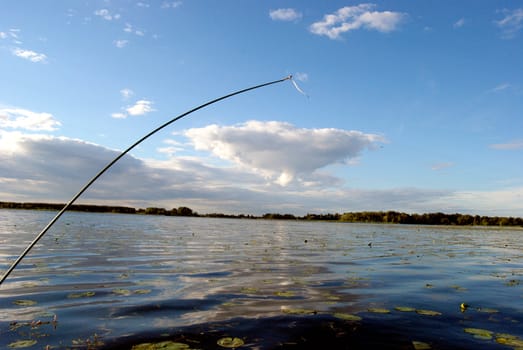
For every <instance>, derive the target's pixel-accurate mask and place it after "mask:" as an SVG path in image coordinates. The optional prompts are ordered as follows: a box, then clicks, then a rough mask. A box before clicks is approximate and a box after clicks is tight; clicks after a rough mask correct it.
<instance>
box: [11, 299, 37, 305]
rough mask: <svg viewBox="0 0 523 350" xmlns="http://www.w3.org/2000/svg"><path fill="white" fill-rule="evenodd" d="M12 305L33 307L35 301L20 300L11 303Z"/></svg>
mask: <svg viewBox="0 0 523 350" xmlns="http://www.w3.org/2000/svg"><path fill="white" fill-rule="evenodd" d="M13 304H15V305H18V306H33V305H36V301H34V300H26V299H20V300H15V301H13Z"/></svg>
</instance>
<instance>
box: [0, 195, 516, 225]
mask: <svg viewBox="0 0 523 350" xmlns="http://www.w3.org/2000/svg"><path fill="white" fill-rule="evenodd" d="M64 206H65V204H62V203H37V202H23V203H22V202H1V201H0V209H21V210H55V211H58V210H61V209H62V208H63V207H64ZM69 210H70V211H79V212H89V213H114V214H138V215H161V216H192V217H211V218H232V219H267V220H304V221H335V222H336V221H338V222H354V223H382V224H413V225H454V226H510V227H514V226H516V227H523V218H519V217H499V216H479V215H468V214H458V213H456V214H444V213H425V214H407V213H401V212H396V211H361V212H347V213H343V214H338V213H336V214H307V215H305V216H295V215H292V214H277V213H267V214H264V215H262V216H256V215H250V214H238V215H233V214H222V213H211V214H198V213H197V212H195V211H193V210H192V209H191V208H188V207H178V208H173V209H170V210H168V209H165V208H157V207H149V208H145V209H142V208H140V209H136V208H132V207H125V206H109V205H92V204H73V205H72V206H71V208H70V209H69Z"/></svg>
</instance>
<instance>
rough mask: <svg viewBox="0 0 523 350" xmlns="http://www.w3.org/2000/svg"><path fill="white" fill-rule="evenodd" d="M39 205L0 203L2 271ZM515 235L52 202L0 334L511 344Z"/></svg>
mask: <svg viewBox="0 0 523 350" xmlns="http://www.w3.org/2000/svg"><path fill="white" fill-rule="evenodd" d="M54 214H55V213H54V212H45V211H19V210H0V227H2V230H1V232H0V268H1V269H2V270H3V271H5V269H7V267H8V265H9V263H10V262H11V261H12V260H14V259H15V258H16V256H17V255H18V254H19V253H20V252H21V251H22V250H23V249H24V248H25V246H26V245H27V244H28V243H29V242H30V241H31V240H32V239H33V238H34V236H35V235H36V234H37V233H38V232H39V231H40V230H41V229H42V228H43V227H44V226H45V225H46V224H47V222H48V221H49V220H50V219H51V217H52V216H53V215H54ZM522 234H523V230H519V229H501V228H472V227H467V228H463V227H458V228H455V227H434V226H408V225H364V224H348V223H326V222H297V221H276V220H274V221H268V220H267V221H266V220H247V219H245V220H240V219H206V218H182V217H161V216H141V215H124V214H89V213H66V214H64V216H63V217H62V218H61V220H60V221H58V223H57V224H56V225H55V226H54V227H53V228H52V229H51V230H50V231H49V232H48V233H47V235H46V236H45V237H44V238H43V239H42V240H41V242H40V243H39V244H38V245H37V246H35V248H34V249H33V250H32V252H31V253H30V254H29V255H28V256H27V257H26V258H25V259H24V260H23V261H22V263H21V264H20V265H19V267H17V269H16V270H15V271H14V272H13V274H12V275H11V276H10V277H9V279H7V280H6V282H4V284H3V285H2V286H1V287H0V348H9V346H10V347H16V346H22V345H24V346H28V348H34V349H42V348H45V347H46V346H49V347H50V348H52V349H55V348H129V349H131V348H132V347H133V345H137V344H141V343H145V342H149V343H157V342H161V341H175V342H180V343H184V344H187V346H188V348H191V349H214V348H221V349H223V347H221V346H220V345H218V344H217V342H218V340H219V339H221V338H224V337H237V338H239V339H241V341H242V342H243V343H244V345H243V346H242V347H241V348H244V349H277V348H278V349H279V348H297V349H302V348H318V347H325V346H326V345H327V344H328V345H329V346H330V347H331V348H351V349H354V348H362V349H368V348H371V347H379V348H387V349H388V348H390V349H414V348H418V349H421V348H423V347H425V348H427V347H430V348H432V349H455V348H461V349H477V348H485V349H511V348H518V347H520V348H521V347H523V340H522V339H523V325H522V323H521V322H522V321H523V290H522V286H521V284H520V282H521V281H522V275H523V240H522V237H523V236H522ZM460 306H461V307H460ZM20 341H26V342H25V343H20ZM29 345H30V346H29Z"/></svg>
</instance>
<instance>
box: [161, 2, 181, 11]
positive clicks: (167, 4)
mask: <svg viewBox="0 0 523 350" xmlns="http://www.w3.org/2000/svg"><path fill="white" fill-rule="evenodd" d="M182 3H183V2H182V1H164V2H162V5H161V8H163V9H175V8H177V7H179V6H181V5H182Z"/></svg>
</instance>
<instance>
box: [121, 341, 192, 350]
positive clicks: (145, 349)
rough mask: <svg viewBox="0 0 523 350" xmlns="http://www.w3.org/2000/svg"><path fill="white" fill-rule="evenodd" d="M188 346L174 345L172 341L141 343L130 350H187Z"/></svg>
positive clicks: (182, 344)
mask: <svg viewBox="0 0 523 350" xmlns="http://www.w3.org/2000/svg"><path fill="white" fill-rule="evenodd" d="M188 349H190V346H189V345H187V344H184V343H176V342H173V341H170V340H168V341H162V342H159V343H143V344H138V345H133V347H132V348H131V350H188Z"/></svg>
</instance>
